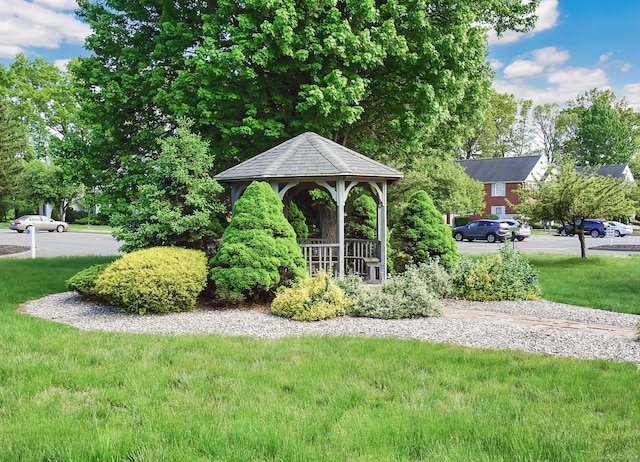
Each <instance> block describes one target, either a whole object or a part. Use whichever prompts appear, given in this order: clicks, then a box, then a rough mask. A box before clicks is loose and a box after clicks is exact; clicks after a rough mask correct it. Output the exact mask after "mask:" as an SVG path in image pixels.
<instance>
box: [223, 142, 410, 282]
mask: <svg viewBox="0 0 640 462" xmlns="http://www.w3.org/2000/svg"><path fill="white" fill-rule="evenodd" d="M402 177H403V175H402V173H400V172H398V171H397V170H394V169H392V168H391V167H388V166H386V165H383V164H381V163H379V162H376V161H374V160H372V159H369V158H368V157H366V156H364V155H362V154H359V153H357V152H355V151H353V150H351V149H348V148H346V147H344V146H342V145H340V144H338V143H335V142H333V141H331V140H328V139H326V138H323V137H321V136H319V135H317V134H316V133H313V132H307V133H303V134H301V135H299V136H296V137H295V138H292V139H290V140H288V141H285V142H284V143H282V144H279V145H277V146H275V147H273V148H271V149H269V150H268V151H265V152H263V153H262V154H258V155H257V156H255V157H253V158H251V159H249V160H247V161H245V162H243V163H241V164H238V165H236V166H235V167H232V168H230V169H228V170H225V171H224V172H222V173H219V174H217V175H216V176H215V177H214V178H215V179H216V180H217V181H218V182H220V183H223V184H229V185H230V187H231V203H232V205H233V203H235V201H236V200H238V198H239V197H240V196H241V195H242V193H243V192H244V189H245V188H246V187H247V186H248V185H249V184H250V183H251V182H252V181H265V182H268V183H269V184H270V185H271V187H272V188H273V190H274V191H275V192H276V193H278V195H279V196H280V199H281V200H282V202H283V203H284V204H285V207H287V206H288V204H289V203H290V201H291V200H292V199H293V197H295V196H296V194H298V193H299V192H301V191H305V190H309V189H313V188H317V187H320V188H323V189H324V190H325V191H326V192H327V193H328V194H329V195H330V196H331V198H332V199H333V201H334V203H335V206H336V218H337V219H336V228H337V229H336V239H335V241H336V242H327V241H326V240H323V239H308V240H298V243H299V245H300V247H301V248H302V251H303V255H304V258H305V262H306V265H307V270H308V271H309V273H310V274H313V273H314V272H315V271H316V270H324V271H327V272H329V273H333V274H336V275H338V276H339V277H342V276H344V274H345V273H346V272H347V270H350V271H355V272H358V273H361V274H366V275H367V278H368V279H369V280H380V279H385V278H386V274H387V186H388V185H389V184H390V183H392V182H394V181H396V180H398V179H400V178H402ZM358 185H359V186H363V187H365V188H366V189H368V190H369V191H370V192H371V194H372V196H373V198H374V199H375V201H376V203H377V205H378V210H377V233H376V239H375V240H370V241H369V240H362V239H345V234H344V223H345V204H346V201H347V197H348V195H349V192H350V191H351V190H352V189H353V188H354V187H355V186H358Z"/></svg>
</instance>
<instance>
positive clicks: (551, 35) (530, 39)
mask: <svg viewBox="0 0 640 462" xmlns="http://www.w3.org/2000/svg"><path fill="white" fill-rule="evenodd" d="M76 6H77V4H76V1H75V0H0V64H2V65H4V66H5V67H8V66H9V65H10V64H11V62H12V61H13V59H14V58H15V56H16V55H17V54H18V53H24V54H25V55H26V56H27V58H28V59H35V58H37V57H41V58H44V59H46V60H48V61H51V62H55V63H56V65H58V67H60V68H64V66H65V64H66V63H67V62H68V60H69V59H71V58H73V57H77V56H82V55H86V54H87V52H86V51H85V50H84V49H83V47H82V45H83V43H84V39H85V37H86V36H87V35H88V34H90V33H91V30H90V28H89V27H88V26H87V25H86V24H83V23H82V22H81V21H80V20H78V18H76V17H75V15H74V13H73V9H74V8H76ZM537 14H538V16H539V19H538V22H537V24H536V28H535V30H533V31H532V32H530V33H528V34H516V33H507V34H505V35H504V36H503V37H501V38H497V37H495V34H490V37H489V49H490V54H489V60H490V62H491V65H492V67H493V69H494V71H495V73H496V76H495V80H494V84H493V87H494V89H495V90H496V91H498V92H499V93H511V94H513V95H515V96H516V97H517V98H523V99H530V100H533V102H534V104H536V105H539V104H545V103H558V104H560V105H564V104H565V103H566V102H567V101H569V100H571V99H574V98H575V97H577V96H579V95H581V94H583V93H584V92H586V91H588V90H590V89H592V88H598V89H600V90H605V89H610V90H612V91H613V92H614V93H615V94H616V96H617V97H618V98H622V97H625V98H626V99H627V101H628V102H629V104H630V105H631V106H632V107H634V108H635V109H636V110H640V40H639V39H640V1H638V0H626V1H624V0H611V1H608V2H606V1H603V0H541V2H540V6H539V8H538V11H537Z"/></svg>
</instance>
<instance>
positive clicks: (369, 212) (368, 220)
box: [345, 194, 378, 239]
mask: <svg viewBox="0 0 640 462" xmlns="http://www.w3.org/2000/svg"><path fill="white" fill-rule="evenodd" d="M377 219H378V206H377V205H376V201H375V200H374V199H373V198H372V197H371V196H369V195H367V194H362V195H361V196H358V197H357V198H355V199H354V200H353V203H352V204H351V213H350V214H349V216H348V217H347V223H346V226H345V233H347V235H348V236H349V237H352V238H354V239H375V238H376V234H377Z"/></svg>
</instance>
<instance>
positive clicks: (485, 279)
mask: <svg viewBox="0 0 640 462" xmlns="http://www.w3.org/2000/svg"><path fill="white" fill-rule="evenodd" d="M453 284H454V293H455V295H457V296H459V297H462V298H465V299H467V300H474V301H481V302H484V301H496V300H534V299H536V298H538V296H539V295H540V286H539V285H538V273H537V271H536V270H535V269H534V268H533V267H531V265H530V263H529V260H527V258H526V256H525V255H524V254H523V253H522V252H520V251H518V250H514V249H512V248H511V246H509V244H505V245H503V246H501V247H500V252H499V253H498V254H495V255H490V256H488V257H486V258H483V259H482V260H477V261H476V260H471V259H470V258H468V257H464V258H462V259H461V261H460V263H459V264H458V266H457V267H456V269H455V270H454V272H453Z"/></svg>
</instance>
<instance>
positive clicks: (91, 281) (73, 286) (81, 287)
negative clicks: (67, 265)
mask: <svg viewBox="0 0 640 462" xmlns="http://www.w3.org/2000/svg"><path fill="white" fill-rule="evenodd" d="M110 264H111V263H100V264H98V265H93V266H90V267H88V268H85V269H83V270H82V271H79V272H77V273H76V274H74V275H73V276H71V277H70V278H69V279H67V282H66V284H67V289H69V290H75V291H76V292H78V293H79V294H81V295H84V296H85V297H88V298H91V297H95V295H96V293H95V285H96V279H98V276H100V274H102V272H103V271H104V270H105V269H107V267H108V266H109V265H110Z"/></svg>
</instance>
